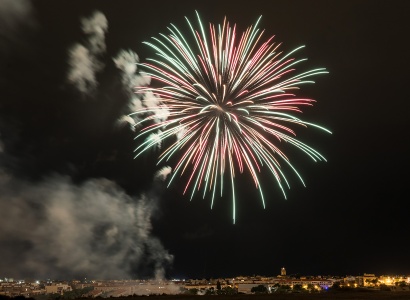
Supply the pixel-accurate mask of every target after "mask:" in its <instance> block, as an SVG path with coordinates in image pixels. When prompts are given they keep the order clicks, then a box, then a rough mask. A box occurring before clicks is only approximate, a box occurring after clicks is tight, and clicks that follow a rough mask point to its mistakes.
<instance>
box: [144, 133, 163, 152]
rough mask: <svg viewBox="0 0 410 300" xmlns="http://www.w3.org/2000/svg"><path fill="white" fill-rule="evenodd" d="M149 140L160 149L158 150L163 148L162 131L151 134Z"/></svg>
mask: <svg viewBox="0 0 410 300" xmlns="http://www.w3.org/2000/svg"><path fill="white" fill-rule="evenodd" d="M147 140H148V141H149V142H150V143H151V142H152V143H154V144H155V146H156V147H157V148H158V149H161V146H162V140H161V131H160V130H158V131H157V132H156V133H155V132H154V133H151V134H150V135H149V136H148V138H147Z"/></svg>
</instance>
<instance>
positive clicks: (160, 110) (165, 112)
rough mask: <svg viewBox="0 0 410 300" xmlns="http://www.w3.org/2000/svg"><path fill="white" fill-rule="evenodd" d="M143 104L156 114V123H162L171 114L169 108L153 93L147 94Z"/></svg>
mask: <svg viewBox="0 0 410 300" xmlns="http://www.w3.org/2000/svg"><path fill="white" fill-rule="evenodd" d="M142 104H143V105H144V106H145V107H146V108H147V109H148V111H149V112H150V113H152V114H154V122H156V123H161V122H163V121H166V120H167V119H168V117H169V114H170V112H169V109H168V107H167V106H166V105H164V104H162V103H161V100H160V99H159V98H158V97H157V96H155V95H154V93H152V92H151V91H149V92H147V93H145V95H144V99H143V100H142Z"/></svg>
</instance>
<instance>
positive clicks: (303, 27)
mask: <svg viewBox="0 0 410 300" xmlns="http://www.w3.org/2000/svg"><path fill="white" fill-rule="evenodd" d="M0 1H1V0H0ZM407 10H408V5H406V3H405V2H404V1H399V0H396V1H392V2H389V3H387V2H384V1H370V0H369V1H368V0H365V1H361V2H356V1H333V2H331V3H329V2H327V1H324V0H323V1H322V0H317V1H301V0H293V1H270V2H266V1H259V0H257V1H254V2H252V3H251V4H250V3H248V2H244V1H238V2H235V5H233V4H232V3H230V2H229V1H226V2H222V3H220V2H218V1H207V2H202V1H184V0H181V1H172V2H168V1H164V2H161V1H156V2H152V3H140V1H132V0H121V1H117V2H116V3H115V4H114V3H113V2H112V1H106V0H98V1H97V0H87V1H82V2H81V3H80V2H78V3H77V2H76V3H72V2H71V1H66V0H64V1H59V2H58V3H54V2H51V1H46V0H33V1H17V0H2V1H1V2H0V90H1V91H2V96H1V97H0V227H1V228H0V256H1V257H2V258H3V259H1V260H0V276H2V274H5V275H6V274H8V275H7V276H10V277H13V278H25V277H27V278H28V277H32V276H34V275H36V276H40V277H41V276H44V277H50V278H53V277H59V276H61V277H68V278H74V277H76V276H82V277H83V276H84V275H87V277H88V276H89V277H90V278H91V277H94V278H99V276H100V277H101V278H111V276H112V277H115V278H124V277H121V276H130V277H129V278H155V277H158V278H159V277H162V278H211V277H212V278H215V277H233V276H239V274H246V275H250V274H259V275H261V276H274V275H277V272H278V270H280V268H282V267H286V270H287V272H288V273H289V272H290V273H291V274H306V275H308V274H313V275H315V274H335V275H348V274H350V275H355V274H356V275H357V274H359V273H360V272H366V273H375V274H409V273H410V266H408V265H407V264H406V261H407V260H408V259H407V257H408V251H407V249H408V247H407V238H406V237H407V235H408V232H409V231H410V224H409V222H408V216H407V211H406V209H405V207H406V204H407V199H406V196H405V195H406V194H407V191H406V185H407V181H408V179H409V176H408V175H407V170H408V169H409V167H410V158H409V155H408V154H409V153H410V139H409V138H408V133H407V130H408V129H409V127H410V126H409V125H410V124H409V120H410V118H408V116H407V111H408V109H409V108H410V103H409V101H407V98H408V95H407V93H406V84H407V82H406V79H407V77H408V76H407V74H406V72H407V69H408V66H409V63H408V60H407V59H406V56H405V49H406V47H405V44H406V41H405V39H406V33H407V29H408V28H409V26H408V25H407V24H406V21H405V20H406V11H407ZM195 11H198V13H199V14H200V16H201V19H202V21H203V22H204V24H208V22H211V23H214V24H220V23H222V22H223V19H224V17H226V18H227V19H228V20H230V22H232V23H235V24H236V25H237V27H238V31H239V32H242V31H244V30H246V28H247V27H249V26H251V25H252V24H254V23H255V22H256V21H257V19H258V18H259V17H260V16H262V18H261V21H260V23H259V27H260V28H261V29H264V30H265V33H264V37H266V38H268V37H271V36H275V37H274V41H275V42H277V43H282V44H281V46H280V48H281V49H282V50H283V51H284V53H288V52H289V51H291V50H292V49H295V48H296V47H298V46H301V45H305V48H304V49H303V50H301V51H300V52H298V54H297V55H296V57H297V58H307V59H308V60H307V61H306V62H304V64H303V65H301V69H300V71H306V70H310V69H314V68H317V67H323V68H326V70H327V71H328V72H329V74H326V75H323V76H318V77H317V78H316V77H315V78H314V81H315V84H313V85H305V86H301V88H300V90H298V91H297V93H298V95H300V97H305V98H309V99H310V98H311V99H314V100H316V101H317V102H315V103H314V105H313V107H309V108H307V109H305V110H304V112H303V114H301V115H300V116H301V118H303V119H304V120H307V121H309V122H312V123H315V124H319V125H320V126H324V127H326V128H327V129H329V130H330V131H331V132H332V134H327V133H325V132H321V131H320V130H311V129H310V128H309V130H302V131H300V132H297V137H298V139H300V140H302V141H303V142H306V143H307V144H308V145H310V146H312V147H313V148H314V149H316V150H317V151H319V152H320V153H321V154H322V155H323V156H324V157H325V158H326V162H320V163H315V162H313V161H311V160H309V158H308V159H306V157H305V156H303V155H302V154H301V153H298V152H297V151H294V149H292V148H289V147H286V145H283V146H284V149H285V150H286V155H288V156H289V158H290V159H291V160H292V163H293V164H294V165H295V167H296V168H297V170H298V171H299V173H300V174H301V176H302V177H303V179H304V182H305V184H306V187H304V186H303V184H301V183H300V182H299V180H298V178H297V176H293V174H289V177H288V179H289V183H290V186H291V188H290V190H288V191H287V192H286V194H287V199H285V198H284V197H283V194H282V191H281V190H280V188H279V187H278V186H277V184H276V182H275V181H274V180H273V179H272V176H271V175H268V174H267V173H266V172H263V171H262V172H261V173H260V175H259V178H260V180H261V183H262V185H263V186H264V192H265V202H266V203H265V204H266V208H265V209H264V208H263V206H262V203H261V201H260V198H259V194H258V191H257V190H256V189H255V188H254V183H253V180H252V178H251V176H249V174H244V175H237V176H236V177H235V180H236V182H237V184H236V186H237V190H236V195H237V201H236V222H235V223H236V224H232V199H231V198H230V196H229V193H228V194H227V195H224V198H217V199H216V200H215V202H214V204H213V207H212V209H211V200H210V199H209V198H205V199H202V194H201V195H195V196H194V198H193V199H192V201H191V200H190V195H183V191H184V188H185V185H184V183H183V182H182V181H183V180H180V181H178V180H174V181H173V183H172V185H170V186H169V187H167V182H168V179H169V177H168V176H169V173H170V171H171V170H170V169H169V165H171V163H170V164H160V165H156V163H157V157H158V154H159V151H157V150H152V151H150V152H149V153H144V154H143V155H142V156H141V157H137V158H136V159H134V152H133V151H134V149H135V148H136V147H138V145H139V144H138V143H140V142H141V141H140V140H138V139H137V140H135V139H134V138H135V136H136V135H137V134H138V128H136V130H135V131H133V130H132V129H131V127H130V123H132V122H135V120H130V119H129V118H127V117H126V115H127V114H129V113H130V112H131V111H132V110H133V109H135V108H136V107H137V106H138V103H139V102H138V101H136V100H135V96H133V87H135V86H137V85H147V84H154V85H155V84H157V83H155V82H151V83H148V81H147V79H146V78H145V77H144V76H141V74H140V73H138V72H139V71H140V70H141V69H140V66H136V68H135V65H132V64H130V62H137V61H138V62H140V63H146V62H147V59H148V58H152V57H155V53H154V51H153V50H152V49H150V48H149V47H147V46H146V45H144V44H143V42H144V41H149V40H151V37H158V36H159V35H160V33H167V26H170V24H171V23H173V24H175V25H176V26H177V27H178V28H180V29H181V30H189V28H188V29H187V27H186V23H185V17H187V18H189V19H194V18H195ZM133 66H134V67H133ZM298 70H299V66H298ZM281 146H282V145H281ZM285 150H284V151H285Z"/></svg>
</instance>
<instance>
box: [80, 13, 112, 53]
mask: <svg viewBox="0 0 410 300" xmlns="http://www.w3.org/2000/svg"><path fill="white" fill-rule="evenodd" d="M81 24H82V29H83V31H84V33H85V34H87V35H88V40H87V42H88V44H89V49H90V52H91V53H93V54H94V55H98V54H102V53H104V52H105V50H106V46H105V34H106V32H107V30H108V21H107V18H106V17H105V16H104V14H102V13H101V12H99V11H95V12H94V13H93V14H92V15H91V17H89V18H83V19H81Z"/></svg>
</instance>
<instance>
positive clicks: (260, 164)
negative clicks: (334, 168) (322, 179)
mask: <svg viewBox="0 0 410 300" xmlns="http://www.w3.org/2000/svg"><path fill="white" fill-rule="evenodd" d="M197 18H198V24H199V28H198V29H195V27H194V26H193V25H192V23H191V22H190V21H189V20H188V19H187V18H186V20H187V23H188V25H189V28H190V32H191V34H192V37H193V39H192V43H190V42H189V41H188V39H187V38H186V37H184V35H183V34H182V33H181V31H180V30H179V29H178V28H177V27H176V26H174V25H173V24H171V25H170V27H168V30H169V32H170V33H169V34H168V35H164V34H161V35H160V37H159V38H152V40H153V41H152V42H146V43H145V44H147V45H148V46H150V47H151V48H152V49H154V50H155V51H156V54H157V58H156V59H148V60H147V63H142V64H141V66H142V67H143V68H144V70H145V72H146V73H147V74H148V75H149V76H151V77H152V79H153V80H154V81H157V82H159V83H160V85H161V87H158V88H156V87H137V92H138V93H142V94H143V95H147V94H149V95H153V94H154V95H156V97H157V98H158V102H159V105H157V106H155V107H151V106H149V105H148V106H145V107H142V108H141V109H139V110H138V111H135V112H133V113H132V114H131V115H134V114H137V115H140V116H141V115H142V116H143V118H142V120H140V121H139V122H138V123H137V125H140V124H145V125H144V127H143V128H142V129H141V131H140V133H139V134H138V136H137V137H136V138H140V137H143V136H145V137H147V138H146V139H145V141H143V142H141V144H140V145H139V146H138V147H137V148H136V149H135V152H136V156H135V157H137V156H139V155H140V154H141V153H143V152H145V151H147V150H148V149H150V148H153V147H156V146H157V145H158V144H159V143H161V142H162V141H164V140H166V139H170V141H171V142H170V145H169V146H168V147H166V148H165V149H162V150H161V154H160V156H159V159H158V163H161V162H165V161H168V160H169V159H171V158H172V157H176V158H178V160H177V162H176V164H175V166H174V168H173V174H172V176H171V177H170V181H169V184H171V182H172V181H173V180H174V179H175V178H176V176H177V175H180V176H182V174H184V173H185V174H188V176H187V178H188V179H187V182H186V184H185V189H184V194H185V193H186V192H189V193H190V194H191V199H192V197H193V196H194V195H195V193H198V192H201V191H202V195H203V197H205V196H206V194H207V193H208V194H210V195H211V199H212V201H211V207H212V205H213V203H214V199H215V196H216V195H217V194H219V195H220V196H222V195H223V191H224V188H223V187H224V185H225V183H224V178H225V179H227V180H229V184H230V185H231V192H232V203H233V221H234V222H235V205H236V196H235V177H236V175H237V174H238V173H243V172H249V173H250V174H251V176H252V178H253V182H254V184H255V186H256V188H257V190H258V191H259V194H260V198H261V200H262V203H263V206H264V207H265V199H264V195H263V190H262V188H261V185H260V178H259V176H260V173H261V171H262V169H267V170H268V172H269V173H271V174H272V175H273V178H274V179H275V181H276V182H277V184H278V186H279V188H280V189H281V190H282V192H283V195H284V196H285V197H286V194H285V189H284V187H287V188H289V183H288V181H287V179H286V176H285V173H284V170H283V165H286V166H288V167H289V168H290V169H291V170H293V171H294V173H295V174H296V175H297V176H298V177H299V178H300V180H301V182H302V183H303V180H302V178H301V176H300V175H299V174H298V172H297V171H296V169H295V168H294V166H293V165H292V163H291V162H290V160H289V159H288V157H287V156H286V155H285V153H283V152H282V151H281V149H280V147H279V146H280V144H281V143H283V142H286V143H289V144H291V145H293V146H295V147H297V148H298V149H300V150H301V151H303V152H304V153H306V154H307V155H308V156H309V157H311V158H312V159H313V160H314V161H319V160H325V159H324V157H323V156H322V155H321V154H320V153H318V152H317V151H316V150H314V149H313V148H311V147H310V146H308V145H306V144H305V143H303V142H301V141H299V140H298V139H296V134H295V131H294V129H292V128H293V127H295V126H298V125H299V126H304V127H307V126H312V127H316V128H320V129H322V130H325V131H328V130H327V129H325V128H323V127H321V126H318V125H315V124H312V123H308V122H306V121H303V120H301V119H299V118H298V117H296V116H295V114H296V113H299V112H301V107H303V106H307V105H312V103H313V102H314V100H312V99H304V98H299V97H297V96H296V95H295V94H294V91H295V90H297V89H299V88H298V87H299V86H300V85H302V84H306V83H312V82H313V81H311V80H308V79H309V78H310V77H312V76H314V75H318V74H323V73H327V71H326V70H325V69H324V68H318V69H313V70H309V71H306V72H302V73H295V69H294V68H295V66H296V65H297V64H299V63H301V62H302V61H304V60H306V59H298V60H296V59H294V58H291V55H292V54H293V53H295V52H296V51H298V50H299V49H301V48H303V46H301V47H298V48H296V49H295V50H293V51H291V52H289V53H287V54H283V53H282V52H280V51H278V48H279V46H280V44H276V43H274V42H273V37H271V38H268V39H267V40H265V41H263V40H262V37H263V32H264V31H261V30H260V29H258V27H257V26H258V23H259V20H260V18H259V20H258V21H257V22H256V24H255V25H254V26H251V27H249V28H248V29H247V30H246V31H245V32H243V33H242V34H240V35H238V33H237V29H236V25H233V26H231V25H230V24H229V22H227V20H226V19H225V20H224V22H223V24H222V25H217V26H215V25H213V24H209V28H208V31H207V32H206V31H205V29H204V26H203V24H202V22H201V19H200V17H199V15H198V13H197ZM190 38H191V37H190ZM191 44H192V45H191ZM158 110H159V111H163V112H166V113H165V114H166V118H159V117H158ZM328 132H329V131H328ZM303 184H304V183H303Z"/></svg>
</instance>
